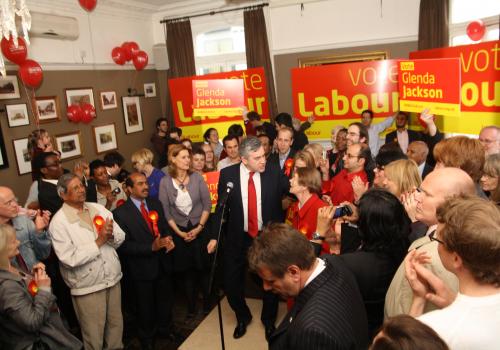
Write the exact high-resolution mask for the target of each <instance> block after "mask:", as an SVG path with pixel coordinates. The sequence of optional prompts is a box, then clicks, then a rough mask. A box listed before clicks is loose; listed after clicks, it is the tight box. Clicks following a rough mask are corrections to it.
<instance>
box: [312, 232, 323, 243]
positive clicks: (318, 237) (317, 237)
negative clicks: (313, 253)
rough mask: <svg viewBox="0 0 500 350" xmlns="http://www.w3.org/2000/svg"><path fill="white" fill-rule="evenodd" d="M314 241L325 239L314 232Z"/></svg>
mask: <svg viewBox="0 0 500 350" xmlns="http://www.w3.org/2000/svg"><path fill="white" fill-rule="evenodd" d="M312 239H313V241H324V240H325V237H324V236H321V235H320V234H319V233H318V232H314V233H313V235H312Z"/></svg>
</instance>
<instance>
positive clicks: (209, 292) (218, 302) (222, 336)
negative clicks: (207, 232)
mask: <svg viewBox="0 0 500 350" xmlns="http://www.w3.org/2000/svg"><path fill="white" fill-rule="evenodd" d="M228 197H229V193H227V196H226V198H225V199H224V201H223V202H222V207H221V208H219V210H222V215H221V219H220V222H219V232H217V245H216V246H215V252H214V261H213V262H212V267H211V269H210V278H209V282H208V295H212V288H213V282H214V277H215V269H216V267H217V258H218V256H219V247H220V246H221V244H222V241H221V239H222V224H223V222H224V214H225V212H226V203H227V198H228ZM216 291H217V293H216V294H217V313H218V316H219V329H220V341H221V348H222V350H225V349H226V346H225V343H224V327H223V325H222V309H221V306H220V299H221V296H220V295H219V289H218V288H216Z"/></svg>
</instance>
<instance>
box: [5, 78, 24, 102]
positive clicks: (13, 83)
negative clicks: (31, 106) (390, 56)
mask: <svg viewBox="0 0 500 350" xmlns="http://www.w3.org/2000/svg"><path fill="white" fill-rule="evenodd" d="M19 97H21V95H20V94H19V84H18V82H17V76H15V75H7V76H5V77H4V76H1V75H0V100H8V99H12V98H19Z"/></svg>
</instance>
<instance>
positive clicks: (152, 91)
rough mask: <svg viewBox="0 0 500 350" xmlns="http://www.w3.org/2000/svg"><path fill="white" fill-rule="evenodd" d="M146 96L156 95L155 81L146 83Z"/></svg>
mask: <svg viewBox="0 0 500 350" xmlns="http://www.w3.org/2000/svg"><path fill="white" fill-rule="evenodd" d="M144 97H156V84H155V83H146V84H144Z"/></svg>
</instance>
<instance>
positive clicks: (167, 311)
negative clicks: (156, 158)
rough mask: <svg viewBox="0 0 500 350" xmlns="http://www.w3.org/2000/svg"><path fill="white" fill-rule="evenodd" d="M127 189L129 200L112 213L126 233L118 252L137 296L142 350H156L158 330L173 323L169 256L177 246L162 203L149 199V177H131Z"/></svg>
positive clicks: (136, 174)
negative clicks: (155, 339) (155, 338)
mask: <svg viewBox="0 0 500 350" xmlns="http://www.w3.org/2000/svg"><path fill="white" fill-rule="evenodd" d="M125 185H126V187H127V189H128V190H129V191H130V197H129V198H128V200H127V201H126V202H125V203H124V204H123V205H121V206H120V207H118V208H116V209H115V210H114V211H113V217H114V219H115V221H116V223H117V224H118V225H119V226H120V227H121V228H122V229H123V231H124V232H125V241H124V242H123V244H122V245H121V246H120V248H119V250H118V252H119V253H120V255H121V256H122V263H123V265H124V266H123V270H124V272H125V274H126V275H127V276H125V278H126V279H127V280H128V282H129V283H130V285H131V287H132V288H133V291H134V294H135V304H136V310H137V320H138V322H137V326H138V335H139V339H140V341H141V344H142V348H143V349H153V340H154V336H155V334H156V333H157V332H158V329H159V328H163V330H167V331H168V327H169V322H170V321H171V314H172V305H173V303H172V302H173V293H172V285H171V282H170V281H169V274H170V269H171V257H170V254H168V253H169V252H170V251H171V250H172V249H174V243H173V241H172V236H171V234H170V232H169V229H168V225H167V222H166V220H165V216H164V214H163V207H162V205H161V203H160V201H158V200H157V199H153V198H148V195H149V188H148V182H147V180H146V177H145V176H144V175H143V174H140V173H132V174H130V175H129V176H128V177H127V179H126V180H125ZM155 214H156V216H155Z"/></svg>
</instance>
